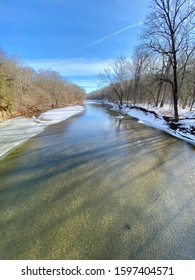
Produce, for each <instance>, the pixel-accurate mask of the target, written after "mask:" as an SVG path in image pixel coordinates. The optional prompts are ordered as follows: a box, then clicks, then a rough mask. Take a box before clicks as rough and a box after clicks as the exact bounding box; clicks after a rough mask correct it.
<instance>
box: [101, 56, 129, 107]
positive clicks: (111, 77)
mask: <svg viewBox="0 0 195 280" xmlns="http://www.w3.org/2000/svg"><path fill="white" fill-rule="evenodd" d="M130 75H131V74H130V71H129V60H128V59H127V58H126V57H124V56H121V57H118V58H116V59H115V60H113V61H111V62H110V64H109V65H108V67H107V68H106V69H104V74H102V75H101V76H100V78H101V80H102V81H103V83H104V84H107V85H110V86H111V87H112V90H113V91H114V92H115V94H116V95H117V98H118V103H119V108H121V107H122V105H123V99H124V97H125V92H126V86H127V81H128V80H129V78H130Z"/></svg>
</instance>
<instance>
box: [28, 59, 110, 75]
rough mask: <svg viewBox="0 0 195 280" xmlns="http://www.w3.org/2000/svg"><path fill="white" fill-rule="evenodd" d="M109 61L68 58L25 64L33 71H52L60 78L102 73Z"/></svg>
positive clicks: (41, 60)
mask: <svg viewBox="0 0 195 280" xmlns="http://www.w3.org/2000/svg"><path fill="white" fill-rule="evenodd" d="M109 61H110V60H109V59H107V60H100V59H86V58H72V59H71V58H70V59H40V60H27V61H26V63H27V64H28V65H29V66H31V67H33V68H34V69H35V70H39V69H52V70H54V71H57V72H59V73H60V75H62V76H89V75H98V74H99V73H100V72H103V71H104V68H105V67H106V66H107V64H108V63H109Z"/></svg>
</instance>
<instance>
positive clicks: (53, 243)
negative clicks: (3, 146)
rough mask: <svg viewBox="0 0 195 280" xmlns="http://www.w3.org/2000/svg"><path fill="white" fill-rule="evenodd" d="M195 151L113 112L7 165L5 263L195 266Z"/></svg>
mask: <svg viewBox="0 0 195 280" xmlns="http://www.w3.org/2000/svg"><path fill="white" fill-rule="evenodd" d="M194 167H195V148H194V147H193V146H191V145H189V144H187V143H185V142H183V141H181V140H178V139H175V138H173V137H171V136H169V135H166V134H165V133H163V132H161V131H158V130H155V129H153V128H150V127H147V126H144V125H143V124H140V123H138V122H137V120H135V119H131V118H129V119H127V120H124V119H123V120H120V121H119V120H117V119H116V116H115V113H113V112H111V111H109V110H108V108H107V107H105V106H101V105H95V104H88V105H86V109H85V111H84V112H83V113H81V114H80V115H77V116H75V117H72V118H70V119H69V120H66V121H65V122H62V123H59V124H57V125H53V126H50V127H48V128H47V129H46V130H45V131H44V132H43V133H41V134H39V135H37V136H36V137H34V138H31V139H30V140H29V141H28V142H26V143H25V144H23V145H21V146H20V147H18V148H17V149H15V150H13V151H12V152H11V153H10V154H9V155H8V156H6V157H5V158H3V159H1V160H0V259H195V183H194V177H195V176H194V175H195V168H194Z"/></svg>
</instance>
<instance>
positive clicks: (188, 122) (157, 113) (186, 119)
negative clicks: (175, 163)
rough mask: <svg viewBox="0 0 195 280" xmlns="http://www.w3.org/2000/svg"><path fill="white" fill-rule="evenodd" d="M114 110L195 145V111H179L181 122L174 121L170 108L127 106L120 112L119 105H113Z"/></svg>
mask: <svg viewBox="0 0 195 280" xmlns="http://www.w3.org/2000/svg"><path fill="white" fill-rule="evenodd" d="M111 105H112V106H113V107H112V110H114V111H119V113H121V114H122V115H128V116H131V117H133V118H136V119H138V120H139V121H138V122H140V123H143V124H145V125H148V126H152V127H154V128H157V129H160V130H163V131H164V132H166V133H168V134H170V135H172V136H174V137H177V138H179V139H181V140H185V141H187V142H188V143H190V144H193V145H195V111H189V110H182V109H179V117H180V120H179V121H178V122H177V123H176V122H174V120H173V112H172V109H170V107H168V106H167V107H164V108H150V109H146V108H144V106H126V105H123V107H122V109H120V110H118V105H116V104H111Z"/></svg>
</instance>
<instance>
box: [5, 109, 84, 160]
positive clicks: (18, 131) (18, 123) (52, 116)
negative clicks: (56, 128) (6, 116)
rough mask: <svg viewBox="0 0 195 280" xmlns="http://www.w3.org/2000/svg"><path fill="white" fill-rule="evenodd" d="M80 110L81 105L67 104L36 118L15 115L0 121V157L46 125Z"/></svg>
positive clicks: (59, 120) (64, 118)
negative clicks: (15, 116)
mask: <svg viewBox="0 0 195 280" xmlns="http://www.w3.org/2000/svg"><path fill="white" fill-rule="evenodd" d="M82 110H83V107H82V106H69V107H66V108H61V109H54V110H50V111H47V112H45V113H43V114H41V115H40V116H39V117H38V118H25V117H17V118H13V119H10V120H7V121H5V122H3V123H0V157H1V156H3V155H4V154H6V153H7V152H9V151H10V150H12V149H13V148H15V147H16V146H17V145H19V144H21V143H23V142H25V141H26V140H28V139H29V138H31V137H33V136H35V135H36V134H39V133H40V132H42V131H43V130H44V129H45V128H46V127H47V126H49V125H51V124H55V123H58V122H61V121H63V120H66V119H68V118H70V117H71V116H73V115H75V114H77V113H79V112H81V111H82Z"/></svg>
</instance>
